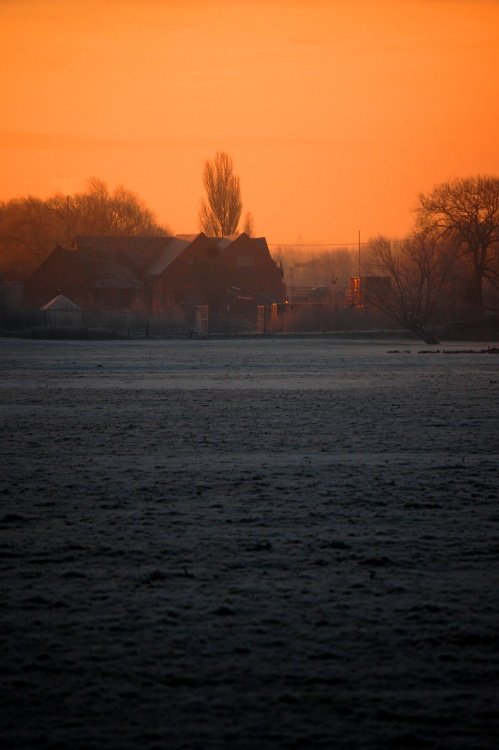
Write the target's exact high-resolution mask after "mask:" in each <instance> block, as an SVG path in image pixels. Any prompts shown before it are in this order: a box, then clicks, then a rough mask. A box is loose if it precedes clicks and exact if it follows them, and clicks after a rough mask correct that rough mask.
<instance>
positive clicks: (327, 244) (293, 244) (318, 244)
mask: <svg viewBox="0 0 499 750" xmlns="http://www.w3.org/2000/svg"><path fill="white" fill-rule="evenodd" d="M359 244H360V245H369V242H360V243H359V242H267V245H268V246H269V247H277V246H279V247H350V246H353V247H358V246H359Z"/></svg>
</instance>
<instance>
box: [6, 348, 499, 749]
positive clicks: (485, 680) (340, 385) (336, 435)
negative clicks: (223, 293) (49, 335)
mask: <svg viewBox="0 0 499 750" xmlns="http://www.w3.org/2000/svg"><path fill="white" fill-rule="evenodd" d="M418 348H420V347H418V346H417V345H415V344H414V343H413V342H412V343H410V344H408V343H407V342H399V343H398V344H395V345H394V344H393V342H391V343H390V344H383V343H382V342H381V343H377V344H376V343H366V344H361V343H359V342H355V343H351V344H350V343H349V342H335V341H333V340H327V339H326V340H324V341H317V340H316V341H313V340H305V341H285V340H283V341H265V340H264V341H243V342H236V341H232V342H231V341H225V342H224V341H222V342H210V341H185V342H181V341H176V342H126V343H116V342H114V343H113V342H109V343H103V342H100V343H99V342H93V343H92V342H73V343H72V342H50V343H48V342H28V341H22V342H21V341H12V340H11V341H6V340H3V341H2V340H0V375H1V381H0V382H1V386H0V398H1V414H2V432H1V441H2V450H1V458H0V581H1V587H2V606H1V610H0V648H1V686H0V740H2V741H3V742H2V744H3V746H4V747H9V748H16V749H17V748H20V749H24V748H39V749H40V750H46V749H47V748H54V750H55V749H56V748H71V749H72V750H93V749H94V748H95V749H99V750H100V749H101V748H102V749H107V748H109V749H112V750H128V749H129V748H134V749H135V748H140V749H142V748H158V749H159V748H161V749H163V748H165V749H167V750H178V749H179V748H186V750H187V749H189V750H191V749H192V750H198V749H199V750H204V749H205V748H231V749H232V748H234V749H235V750H237V749H238V748H241V749H242V748H244V749H250V748H256V749H257V750H258V749H261V750H265V749H266V748H297V749H298V748H300V749H301V748H305V749H306V748H339V749H340V750H342V749H344V748H352V749H355V750H362V749H364V748H365V749H366V750H367V749H368V748H376V749H377V748H379V749H380V750H381V748H383V749H384V748H388V749H389V748H439V749H440V750H452V749H454V748H462V749H463V750H465V749H466V750H471V749H473V750H479V749H480V748H482V749H484V748H487V749H489V750H496V748H497V747H499V698H498V696H499V505H498V494H499V493H498V488H499V481H498V480H499V475H498V466H499V429H498V417H499V402H498V396H499V356H498V355H493V354H485V353H480V352H479V347H477V348H476V349H477V351H476V353H469V354H445V353H444V352H443V351H440V352H439V353H434V354H424V353H418ZM454 348H459V347H456V346H455V347H454ZM467 348H470V347H469V345H468V346H467ZM394 349H395V350H397V351H396V352H394V351H393V350H394ZM389 350H390V351H389Z"/></svg>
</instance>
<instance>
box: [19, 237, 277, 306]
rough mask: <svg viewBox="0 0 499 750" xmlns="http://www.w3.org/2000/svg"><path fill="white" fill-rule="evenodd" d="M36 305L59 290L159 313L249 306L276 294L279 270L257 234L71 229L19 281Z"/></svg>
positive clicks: (87, 301)
mask: <svg viewBox="0 0 499 750" xmlns="http://www.w3.org/2000/svg"><path fill="white" fill-rule="evenodd" d="M26 291H27V296H28V300H29V301H30V302H31V304H35V305H37V306H38V305H41V304H44V303H45V302H46V301H47V300H48V299H52V298H54V297H56V296H57V295H58V294H63V295H64V296H66V297H68V298H69V299H71V300H73V301H74V302H75V303H76V304H77V305H78V306H80V307H81V308H83V309H85V310H94V311H109V310H120V311H137V312H144V313H151V314H155V313H163V312H170V311H172V310H175V309H177V310H178V309H179V308H180V309H184V310H186V309H189V310H195V308H196V307H197V306H199V305H208V306H209V308H210V310H214V311H216V312H228V311H232V312H239V313H241V314H244V313H245V311H247V312H248V313H249V312H250V311H251V312H252V313H255V311H256V308H257V306H258V305H259V304H266V305H269V306H270V305H271V304H272V303H274V302H282V301H283V300H284V295H285V289H284V284H283V281H282V271H281V269H280V268H279V266H277V264H276V263H275V261H274V260H273V259H272V257H271V255H270V252H269V249H268V246H267V242H266V240H265V238H263V237H261V238H253V237H248V235H246V234H244V233H243V234H240V235H238V236H237V237H230V238H225V237H224V238H216V237H207V236H206V235H205V234H203V233H201V234H198V235H178V236H175V237H90V236H89V237H76V238H75V240H74V242H73V243H72V244H71V246H69V247H63V246H61V245H58V246H57V247H56V248H55V249H54V250H53V251H52V253H51V254H50V255H49V256H48V257H47V258H46V260H45V261H44V262H43V263H42V264H41V266H40V267H39V268H38V269H37V270H36V271H35V273H34V274H33V275H32V276H31V278H30V279H29V280H28V282H27V283H26Z"/></svg>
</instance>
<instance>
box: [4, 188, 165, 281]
mask: <svg viewBox="0 0 499 750" xmlns="http://www.w3.org/2000/svg"><path fill="white" fill-rule="evenodd" d="M87 184H88V188H87V190H86V191H85V192H82V193H75V194H73V195H62V194H60V193H59V194H56V195H53V196H51V197H50V198H48V199H46V200H42V199H40V198H35V197H32V196H29V197H27V198H17V199H13V200H10V201H5V202H1V203H0V271H2V272H3V273H6V274H8V275H9V276H10V277H15V278H22V277H23V276H26V275H27V274H29V273H30V272H32V271H33V270H34V269H35V268H36V266H37V265H38V264H39V263H41V261H42V260H43V259H44V258H45V257H46V256H47V255H48V253H49V252H50V251H51V250H52V249H53V247H54V245H55V244H57V243H58V242H69V241H71V240H72V239H73V238H74V237H75V236H77V235H83V234H100V235H119V236H125V235H145V236H155V235H163V234H169V233H170V231H169V230H168V228H166V227H161V226H160V225H159V224H158V223H157V222H156V220H155V218H154V215H153V214H152V212H151V211H150V210H149V209H148V208H147V207H146V206H145V205H144V203H143V202H142V201H141V200H140V198H139V197H138V196H137V195H135V193H132V192H131V191H130V190H127V189H126V188H124V187H122V186H119V187H117V188H116V189H115V190H114V191H112V192H111V191H110V190H109V189H108V187H107V185H106V183H105V182H103V181H102V180H99V179H97V178H95V177H94V178H91V179H90V180H89V181H88V183H87Z"/></svg>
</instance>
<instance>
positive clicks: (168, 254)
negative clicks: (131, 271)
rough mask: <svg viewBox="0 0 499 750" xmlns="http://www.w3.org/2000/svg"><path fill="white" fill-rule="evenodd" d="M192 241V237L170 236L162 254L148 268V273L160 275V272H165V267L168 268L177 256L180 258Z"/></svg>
mask: <svg viewBox="0 0 499 750" xmlns="http://www.w3.org/2000/svg"><path fill="white" fill-rule="evenodd" d="M191 242H192V240H191V239H184V238H183V237H169V242H168V244H167V245H166V247H165V248H164V250H163V252H162V253H161V255H159V256H158V257H157V258H156V259H155V261H154V262H153V263H152V264H151V266H150V267H149V268H148V271H147V273H148V274H149V275H150V276H159V274H160V273H163V271H164V270H165V268H168V266H169V265H170V263H172V262H173V261H174V260H175V258H178V256H179V255H180V254H181V253H182V252H183V251H184V250H185V248H186V247H189V245H190V244H191Z"/></svg>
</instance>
